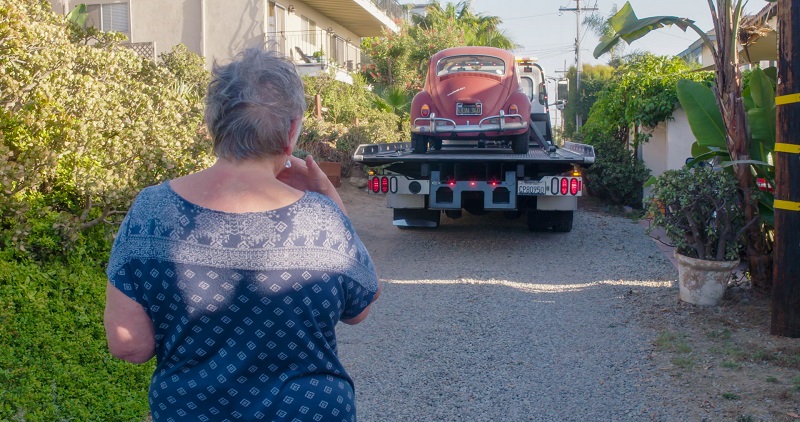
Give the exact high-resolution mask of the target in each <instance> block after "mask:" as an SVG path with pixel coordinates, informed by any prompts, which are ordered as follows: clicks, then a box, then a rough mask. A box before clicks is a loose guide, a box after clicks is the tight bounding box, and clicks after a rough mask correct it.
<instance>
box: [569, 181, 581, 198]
mask: <svg viewBox="0 0 800 422" xmlns="http://www.w3.org/2000/svg"><path fill="white" fill-rule="evenodd" d="M578 189H579V188H578V179H572V180H570V181H569V193H570V194H572V195H577V194H578Z"/></svg>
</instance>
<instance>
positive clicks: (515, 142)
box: [511, 129, 531, 154]
mask: <svg viewBox="0 0 800 422" xmlns="http://www.w3.org/2000/svg"><path fill="white" fill-rule="evenodd" d="M530 133H531V130H530V129H528V130H526V131H525V133H522V134H519V135H515V136H514V137H513V138H512V139H511V150H512V151H513V152H514V154H527V153H528V140H529V139H530Z"/></svg>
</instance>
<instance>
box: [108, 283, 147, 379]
mask: <svg viewBox="0 0 800 422" xmlns="http://www.w3.org/2000/svg"><path fill="white" fill-rule="evenodd" d="M104 325H105V328H106V340H107V341H108V350H109V351H110V352H111V355H112V356H114V357H115V358H118V359H122V360H126V361H128V362H132V363H144V362H147V361H148V360H150V358H152V357H153V356H154V355H155V353H156V339H155V332H154V331H153V321H152V320H151V319H150V316H149V315H147V312H145V310H144V308H142V305H140V304H138V303H137V302H136V301H135V300H133V299H131V298H129V297H128V296H125V294H124V293H122V292H121V291H119V289H117V288H116V287H115V286H114V285H113V284H111V282H109V283H108V284H107V285H106V310H105V315H104Z"/></svg>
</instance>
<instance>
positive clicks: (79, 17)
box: [67, 4, 89, 28]
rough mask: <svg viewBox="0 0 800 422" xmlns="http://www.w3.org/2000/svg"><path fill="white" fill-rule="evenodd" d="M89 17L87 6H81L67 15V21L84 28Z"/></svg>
mask: <svg viewBox="0 0 800 422" xmlns="http://www.w3.org/2000/svg"><path fill="white" fill-rule="evenodd" d="M87 16H89V11H88V8H87V7H86V5H85V4H79V5H77V6H75V8H74V9H72V11H71V12H69V13H67V20H68V21H70V22H72V23H74V24H75V25H77V26H79V27H81V28H83V27H84V26H85V25H86V17H87Z"/></svg>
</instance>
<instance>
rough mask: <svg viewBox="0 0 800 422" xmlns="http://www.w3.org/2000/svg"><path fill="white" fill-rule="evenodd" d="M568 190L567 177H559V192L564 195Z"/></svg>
mask: <svg viewBox="0 0 800 422" xmlns="http://www.w3.org/2000/svg"><path fill="white" fill-rule="evenodd" d="M567 192H569V179H567V178H566V177H565V178H563V179H561V194H562V195H566V194H567Z"/></svg>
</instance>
